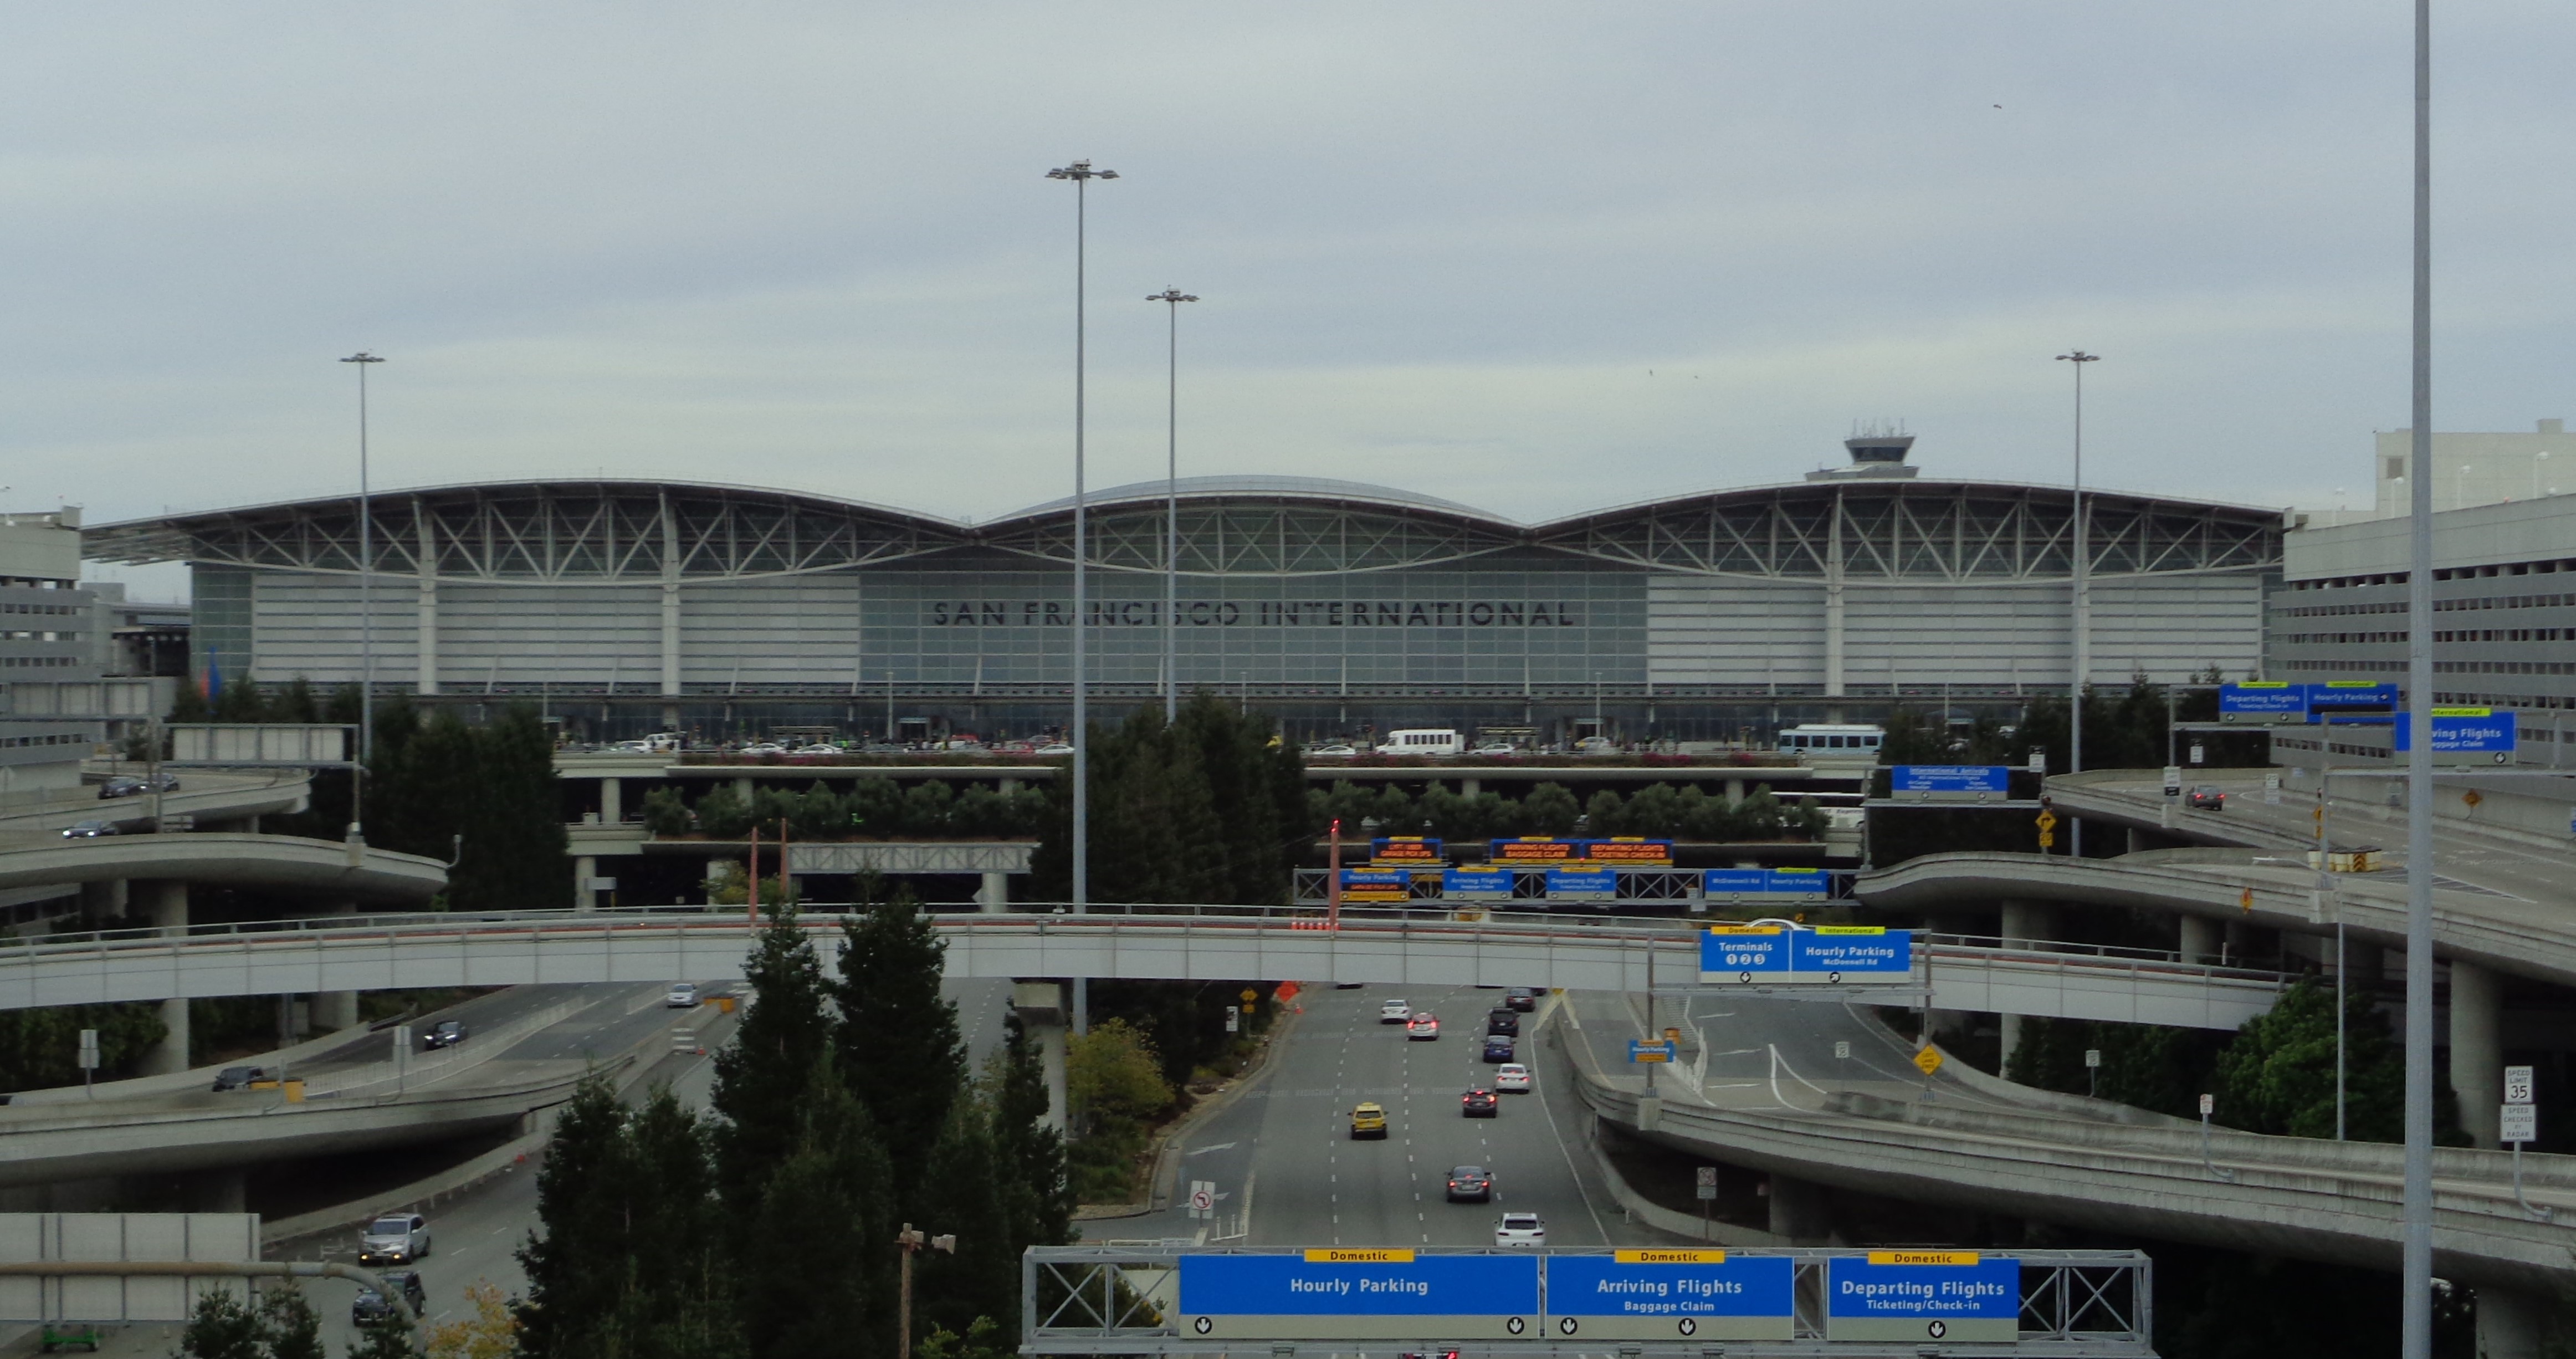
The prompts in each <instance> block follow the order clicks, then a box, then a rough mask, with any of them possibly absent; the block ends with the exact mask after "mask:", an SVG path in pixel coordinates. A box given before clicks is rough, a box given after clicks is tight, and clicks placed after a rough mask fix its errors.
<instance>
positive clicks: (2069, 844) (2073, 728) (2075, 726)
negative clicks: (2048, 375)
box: [2057, 349, 2102, 859]
mask: <svg viewBox="0 0 2576 1359" xmlns="http://www.w3.org/2000/svg"><path fill="white" fill-rule="evenodd" d="M2057 358H2058V361H2059V362H2060V363H2071V364H2074V365H2075V524H2074V530H2075V550H2074V551H2073V552H2071V553H2069V554H2068V560H2069V561H2071V562H2072V563H2073V564H2074V579H2075V609H2074V612H2075V619H2074V621H2075V640H2074V643H2073V646H2072V650H2073V651H2074V653H2075V654H2074V666H2073V667H2072V670H2073V673H2072V674H2071V675H2070V676H2069V677H2068V680H2067V687H2066V772H2067V773H2069V774H2080V773H2082V772H2084V675H2085V671H2087V670H2088V669H2090V668H2091V666H2092V661H2093V648H2092V632H2093V604H2092V599H2091V597H2090V596H2089V595H2088V594H2087V592H2086V586H2087V583H2088V582H2087V581H2086V579H2085V578H2086V577H2087V576H2089V575H2090V574H2091V567H2092V563H2091V562H2090V561H2088V560H2086V557H2087V556H2088V555H2089V552H2090V549H2089V548H2087V547H2086V545H2085V532H2084V530H2085V523H2084V520H2085V513H2084V365H2086V364H2088V363H2100V362H2101V361H2102V356H2101V355H2099V354H2087V353H2085V352H2084V351H2083V350H2081V349H2078V350H2074V351H2072V352H2070V353H2065V354H2060V355H2058V356H2057ZM2066 853H2067V855H2068V856H2069V857H2071V858H2077V859H2081V858H2083V857H2084V823H2083V822H2082V821H2080V820H2077V819H2076V818H2074V817H2068V818H2067V821H2066Z"/></svg>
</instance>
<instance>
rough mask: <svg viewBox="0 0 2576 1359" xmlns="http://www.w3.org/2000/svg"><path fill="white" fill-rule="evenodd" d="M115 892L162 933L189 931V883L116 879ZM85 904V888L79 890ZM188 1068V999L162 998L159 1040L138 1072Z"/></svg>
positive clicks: (150, 1073) (155, 1073)
mask: <svg viewBox="0 0 2576 1359" xmlns="http://www.w3.org/2000/svg"><path fill="white" fill-rule="evenodd" d="M115 885H116V887H117V888H118V889H119V891H118V893H117V894H118V895H119V896H121V897H123V898H124V899H125V907H126V910H127V911H130V912H131V913H133V914H138V915H141V916H143V917H145V918H146V919H148V920H150V921H151V922H152V927H153V928H154V929H157V930H159V931H161V932H162V933H164V934H185V933H187V931H188V884H186V883H184V882H174V881H170V880H167V879H156V880H153V881H150V882H139V883H131V884H128V883H117V884H115ZM81 895H82V897H83V903H82V904H83V905H87V904H88V902H87V898H88V895H89V894H88V892H87V890H86V889H84V890H83V892H82V894H81ZM187 1069H188V1002H187V1001H185V1000H165V1001H163V1002H161V1041H160V1042H158V1043H155V1044H153V1045H152V1048H151V1050H150V1051H148V1052H146V1053H144V1054H143V1061H142V1063H141V1064H140V1067H139V1072H140V1074H142V1075H146V1076H166V1075H169V1074H170V1073H172V1072H174V1071H185V1070H187Z"/></svg>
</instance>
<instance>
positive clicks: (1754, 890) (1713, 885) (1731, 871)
mask: <svg viewBox="0 0 2576 1359" xmlns="http://www.w3.org/2000/svg"><path fill="white" fill-rule="evenodd" d="M1770 884H1771V874H1770V871H1769V870H1767V869H1761V868H1711V869H1707V870H1705V871H1703V872H1702V873H1701V874H1700V875H1699V893H1700V895H1701V896H1704V897H1754V896H1760V895H1762V894H1763V893H1765V892H1768V891H1770V890H1771V886H1770Z"/></svg>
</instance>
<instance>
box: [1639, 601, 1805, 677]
mask: <svg viewBox="0 0 2576 1359" xmlns="http://www.w3.org/2000/svg"><path fill="white" fill-rule="evenodd" d="M1646 608H1647V620H1648V621H1647V628H1646V655H1647V664H1648V668H1649V676H1650V678H1652V679H1653V680H1654V681H1655V682H1656V683H1658V684H1724V685H1757V686H1765V687H1767V686H1771V685H1778V686H1781V687H1782V688H1784V689H1792V688H1812V687H1813V686H1816V685H1820V684H1822V683H1823V682H1824V677H1825V590H1824V587H1823V586H1822V585H1820V584H1816V583H1812V582H1808V581H1799V582H1795V583H1790V582H1779V583H1772V582H1765V581H1753V580H1718V581H1712V580H1705V579H1684V578H1673V579H1658V580H1655V581H1653V582H1651V583H1650V584H1648V586H1647V587H1646Z"/></svg>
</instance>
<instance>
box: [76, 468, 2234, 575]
mask: <svg viewBox="0 0 2576 1359" xmlns="http://www.w3.org/2000/svg"><path fill="white" fill-rule="evenodd" d="M1351 490H1352V493H1351V494H1329V493H1325V492H1319V491H1316V490H1312V489H1295V490H1290V489H1279V490H1244V489H1240V488H1234V487H1229V486H1224V485H1215V486H1199V487H1195V488H1189V487H1187V484H1186V483H1185V489H1184V491H1183V494H1182V498H1181V505H1182V509H1181V563H1180V565H1181V570H1182V571H1183V572H1184V573H1185V574H1189V575H1197V576H1271V577H1298V576H1321V575H1346V574H1351V573H1365V572H1377V571H1393V570H1402V569H1407V568H1418V567H1430V566H1438V565H1441V564H1444V563H1451V562H1462V561H1466V560H1469V559H1473V558H1480V557H1488V556H1492V555H1494V554H1496V553H1505V552H1511V553H1514V554H1515V555H1516V556H1518V557H1520V558H1521V559H1522V560H1525V561H1527V562H1528V563H1530V564H1531V565H1533V566H1544V565H1546V564H1547V563H1548V562H1549V561H1550V560H1551V559H1554V560H1557V561H1566V560H1586V561H1592V562H1598V563H1606V564H1610V565H1614V566H1621V567H1628V568H1632V569H1643V570H1646V571H1649V572H1655V573H1667V574H1673V575H1683V576H1703V577H1705V576H1722V577H1737V578H1752V579H1761V580H1823V579H1826V578H1828V577H1834V576H1839V577H1840V578H1842V579H1847V580H1852V581H1855V582H1858V581H1869V580H1879V581H1891V580H1892V581H1907V582H1917V583H1924V584H1941V583H1954V584H1964V583H1979V584H1992V583H1999V582H2008V581H2020V580H2047V579H2057V578H2063V577H2064V576H2065V575H2066V573H2067V568H2068V554H2069V539H2070V538H2071V529H2072V525H2073V516H2072V507H2071V504H2070V498H2069V496H2068V494H2067V493H2066V492H2064V491H2061V490H2057V489H2055V488H2049V487H2036V486H2014V485H1986V484H1981V483H1968V482H1930V481H1889V482H1860V483H1851V484H1820V483H1806V484H1797V485H1789V486H1774V487H1758V488H1752V489H1747V490H1735V491H1724V492H1719V493H1715V494H1711V495H1705V496H1695V497H1689V498H1684V499H1675V500H1667V501H1659V502H1655V503H1651V504H1646V505H1640V506H1632V507H1629V508H1625V509H1617V510H1607V511H1602V512H1599V513H1595V514H1587V515H1581V516H1577V517H1574V518H1570V519H1564V520H1558V521H1555V522H1553V523H1548V524H1542V525H1537V526H1535V527H1532V526H1524V525H1519V524H1514V523H1512V522H1510V521H1508V520H1504V519H1501V518H1497V517H1492V516H1487V515H1482V514H1479V513H1477V512H1475V511H1472V510H1468V509H1465V508H1464V507H1460V506H1454V505H1450V504H1448V503H1446V502H1439V501H1429V500H1417V501H1415V502H1413V503H1407V499H1406V497H1404V496H1403V495H1402V494H1401V493H1399V492H1393V491H1384V490H1378V489H1376V488H1367V487H1358V488H1351ZM2085 503H2086V506H2087V514H2088V518H2089V520H2090V527H2089V534H2088V541H2089V543H2090V545H2091V551H2092V571H2093V574H2094V575H2096V576H2117V575H2166V574H2177V573H2192V572H2212V571H2246V570H2266V569H2276V568H2277V567H2278V566H2279V565H2280V561H2281V531H2282V523H2281V516H2280V514H2279V512H2277V511H2272V510H2262V509H2255V508H2251V507H2243V506H2231V505H2220V504H2209V503H2201V502H2193V501H2182V500H2164V499H2157V498H2151V497H2141V496H2134V495H2124V494H2118V493H2112V492H2101V493H2096V494H2093V495H2089V496H2087V497H2086V501H2085ZM372 514H373V517H374V523H375V530H376V531H375V542H376V544H377V559H376V569H377V570H378V571H380V572H384V573H388V574H395V575H411V576H418V575H423V574H427V575H431V576H435V577H438V578H443V579H450V580H480V581H494V582H517V583H532V584H534V583H544V584H555V585H569V584H582V583H592V584H626V585H632V584H639V583H644V582H648V581H658V580H674V579H679V580H710V579H749V578H758V577H764V576H786V575H798V574H805V573H812V572H822V571H841V570H848V569H852V568H856V567H866V566H876V565H884V564H889V563H894V562H899V561H905V560H909V559H914V558H920V557H924V556H929V555H931V554H936V553H941V552H945V551H950V550H955V549H968V548H981V549H984V550H986V551H990V552H998V553H1002V554H1006V555H1008V556H1012V557H1018V558H1023V559H1033V560H1039V561H1048V562H1070V561H1071V560H1072V555H1073V545H1072V541H1071V536H1072V516H1071V513H1070V511H1069V510H1065V509H1061V508H1059V507H1055V506H1041V507H1039V508H1037V509H1033V510H1029V511H1025V512H1023V513H1020V514H1017V515H1012V516H1008V517H1005V518H1002V519H999V520H996V521H993V522H991V523H989V524H984V525H979V526H969V525H965V524H959V523H955V522H952V521H949V520H944V519H939V518H935V517H932V516H928V515H920V514H913V513H908V512H905V511H900V510H892V509H885V508H881V507H878V506H873V505H866V504H861V503H858V502H854V501H844V500H835V499H831V498H828V497H823V496H811V495H801V494H796V493H793V492H786V491H768V490H756V489H750V488H737V487H726V486H713V485H696V484H690V483H679V482H635V481H595V482H525V483H496V484H490V485H476V486H455V487H444V488H435V489H426V490H418V491H410V492H401V493H393V494H387V495H382V496H378V497H376V498H375V500H374V502H373V510H372ZM1163 515H1164V511H1163V506H1162V504H1161V503H1160V501H1159V499H1152V500H1149V499H1144V498H1140V497H1129V498H1125V499H1113V500H1111V501H1109V502H1108V503H1105V504H1103V505H1102V506H1101V507H1100V508H1099V509H1098V510H1097V511H1095V512H1094V513H1093V514H1092V515H1091V518H1090V523H1091V533H1092V547H1091V554H1092V562H1093V564H1094V565H1096V566H1097V567H1099V568H1100V569H1103V570H1108V571H1128V572H1150V571H1159V570H1161V569H1162V568H1163V546H1162V544H1163V531H1164V518H1163ZM357 521H358V515H357V502H356V501H355V500H354V499H351V498H349V497H332V498H329V499H322V500H309V501H298V502H292V503H286V504H278V505H269V506H261V507H255V508H249V509H239V510H225V511H216V512H211V513H201V514H182V515H172V516H169V517H166V518H161V519H153V520H137V521H131V522H128V523H123V524H113V525H107V526H104V527H101V528H96V529H92V530H90V531H89V533H88V535H87V539H86V543H85V548H86V550H87V551H88V552H89V553H91V554H92V555H93V556H94V557H95V558H97V559H100V560H107V561H118V562H150V561H169V560H184V561H190V562H200V563H205V564H209V565H228V566H242V567H253V568H265V569H272V570H291V571H309V572H321V573H344V572H346V573H354V572H355V571H356V570H357V569H358V552H357V538H358V533H357Z"/></svg>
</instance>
